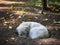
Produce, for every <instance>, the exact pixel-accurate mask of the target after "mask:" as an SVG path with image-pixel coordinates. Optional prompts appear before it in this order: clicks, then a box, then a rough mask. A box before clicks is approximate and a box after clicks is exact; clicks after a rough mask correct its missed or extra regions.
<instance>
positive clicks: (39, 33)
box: [17, 22, 49, 39]
mask: <svg viewBox="0 0 60 45" xmlns="http://www.w3.org/2000/svg"><path fill="white" fill-rule="evenodd" d="M27 28H30V31H29V37H30V38H31V39H36V38H39V37H40V38H45V37H49V33H48V30H47V28H46V27H45V26H43V25H42V24H40V23H37V22H23V23H21V24H20V25H19V26H18V27H17V31H18V34H19V36H20V35H21V33H22V32H24V31H26V29H27Z"/></svg>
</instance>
